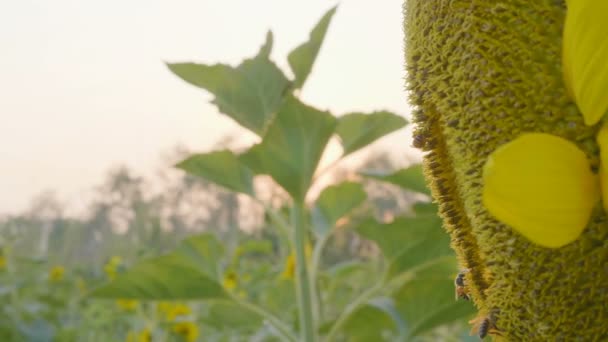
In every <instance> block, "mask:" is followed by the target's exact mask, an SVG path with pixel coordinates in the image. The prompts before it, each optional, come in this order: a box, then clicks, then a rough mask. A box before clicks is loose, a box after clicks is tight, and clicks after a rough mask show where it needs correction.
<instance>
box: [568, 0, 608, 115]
mask: <svg viewBox="0 0 608 342" xmlns="http://www.w3.org/2000/svg"><path fill="white" fill-rule="evenodd" d="M567 3H568V11H567V14H566V23H565V26H564V36H563V51H562V63H563V72H564V81H565V83H566V88H567V89H568V92H569V93H570V95H571V97H572V98H573V99H574V101H575V102H576V104H577V105H578V107H579V109H580V111H581V112H582V113H583V117H584V119H585V124H587V125H594V124H596V123H597V122H598V121H599V120H600V119H601V118H602V117H603V116H604V114H605V113H606V111H607V110H608V21H607V20H606V15H607V14H608V1H605V0H570V1H568V2H567Z"/></svg>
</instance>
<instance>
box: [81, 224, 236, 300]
mask: <svg viewBox="0 0 608 342" xmlns="http://www.w3.org/2000/svg"><path fill="white" fill-rule="evenodd" d="M221 253H222V247H221V245H220V244H219V243H218V241H217V240H216V239H215V238H214V237H213V236H212V235H208V234H204V235H200V236H196V237H191V238H188V239H187V240H185V241H184V243H183V244H182V245H181V246H180V247H178V248H177V249H176V250H175V251H173V252H172V253H170V254H167V255H163V256H160V257H156V258H153V259H150V260H145V261H143V262H141V263H140V264H138V265H136V266H135V267H133V268H132V269H130V270H129V272H126V273H123V274H119V275H118V276H117V277H116V279H114V280H113V281H112V282H110V283H109V284H107V285H105V286H102V287H99V288H97V289H95V290H94V291H93V292H92V293H91V295H92V296H96V297H99V298H116V299H121V298H122V299H144V300H192V299H212V298H222V297H225V292H224V289H223V288H222V286H221V284H220V283H219V282H218V281H217V279H218V277H217V270H216V267H217V266H216V264H217V262H218V261H219V257H220V256H221Z"/></svg>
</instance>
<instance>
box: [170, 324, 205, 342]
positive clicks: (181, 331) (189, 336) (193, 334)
mask: <svg viewBox="0 0 608 342" xmlns="http://www.w3.org/2000/svg"><path fill="white" fill-rule="evenodd" d="M171 330H172V331H173V332H174V333H175V334H176V335H179V336H181V337H182V338H183V339H184V340H185V341H187V342H194V341H196V339H197V338H198V334H199V332H198V326H197V325H196V324H194V323H193V322H179V323H175V324H174V325H173V327H172V329H171Z"/></svg>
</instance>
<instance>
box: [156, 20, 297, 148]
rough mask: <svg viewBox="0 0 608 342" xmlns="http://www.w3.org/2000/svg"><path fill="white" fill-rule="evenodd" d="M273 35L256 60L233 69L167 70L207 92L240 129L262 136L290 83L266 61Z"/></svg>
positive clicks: (192, 66) (191, 66) (186, 66)
mask: <svg viewBox="0 0 608 342" xmlns="http://www.w3.org/2000/svg"><path fill="white" fill-rule="evenodd" d="M271 49H272V33H271V32H268V35H267V37H266V43H265V44H264V46H262V48H261V49H260V51H259V53H258V54H257V56H255V57H253V58H251V59H246V60H245V61H243V62H242V63H241V64H240V65H239V66H237V67H236V68H234V67H232V66H229V65H225V64H214V65H205V64H196V63H173V64H168V67H169V69H170V70H171V71H172V72H173V73H174V74H176V75H177V76H179V77H180V78H182V79H183V80H184V81H186V82H188V83H190V84H192V85H195V86H197V87H200V88H203V89H206V90H207V91H209V92H210V93H212V94H213V95H214V96H215V98H214V99H213V101H212V103H213V104H215V105H217V106H218V109H219V111H220V112H221V113H223V114H226V115H228V116H229V117H231V118H232V119H234V120H235V121H236V122H238V123H239V124H240V125H241V126H243V127H245V128H248V129H250V130H251V131H253V132H254V133H256V134H258V135H260V136H261V135H263V133H264V131H265V129H266V127H267V126H268V124H269V123H270V122H271V121H272V118H273V116H274V115H275V113H276V111H277V109H278V108H279V106H280V105H281V101H282V99H283V96H284V94H285V93H286V92H287V90H288V88H289V86H290V82H289V80H288V79H287V78H286V77H285V75H284V74H283V72H282V71H281V69H279V68H278V67H277V66H276V65H275V64H274V63H273V62H272V61H270V59H269V54H270V51H271Z"/></svg>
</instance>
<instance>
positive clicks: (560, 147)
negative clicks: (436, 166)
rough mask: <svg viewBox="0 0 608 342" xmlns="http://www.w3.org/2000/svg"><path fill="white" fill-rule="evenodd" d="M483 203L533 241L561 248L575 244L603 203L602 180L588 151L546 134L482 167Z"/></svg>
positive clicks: (526, 137) (502, 151) (529, 137)
mask: <svg viewBox="0 0 608 342" xmlns="http://www.w3.org/2000/svg"><path fill="white" fill-rule="evenodd" d="M483 181H484V187H483V203H484V205H485V207H486V208H487V209H488V211H489V212H490V213H491V214H492V215H493V216H494V217H495V218H497V219H498V220H499V221H502V222H503V223H505V224H507V225H509V226H511V227H512V228H513V229H515V230H516V231H518V232H519V233H520V234H522V235H523V236H525V237H526V238H527V239H528V240H530V241H532V242H534V243H536V244H538V245H541V246H544V247H551V248H557V247H561V246H564V245H566V244H568V243H570V242H572V241H574V240H576V239H577V238H578V237H579V236H580V234H581V233H582V231H583V230H584V229H585V227H586V226H587V222H588V221H589V217H590V216H591V211H592V209H593V207H594V205H595V204H596V203H597V201H598V200H599V182H598V178H597V176H596V175H594V174H593V173H592V171H591V169H590V165H589V162H588V160H587V157H586V156H585V153H583V151H581V150H579V149H578V148H577V147H576V145H574V144H573V143H572V142H570V141H568V140H565V139H562V138H559V137H557V136H553V135H550V134H544V133H528V134H523V135H521V136H520V137H518V138H517V139H515V140H513V141H511V142H509V143H507V144H505V145H503V146H501V147H499V148H498V149H496V151H494V152H493V153H492V154H491V155H490V157H489V158H488V160H487V162H486V164H485V166H484V169H483Z"/></svg>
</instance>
